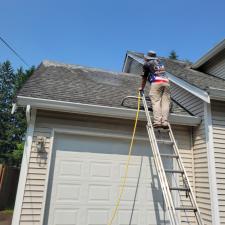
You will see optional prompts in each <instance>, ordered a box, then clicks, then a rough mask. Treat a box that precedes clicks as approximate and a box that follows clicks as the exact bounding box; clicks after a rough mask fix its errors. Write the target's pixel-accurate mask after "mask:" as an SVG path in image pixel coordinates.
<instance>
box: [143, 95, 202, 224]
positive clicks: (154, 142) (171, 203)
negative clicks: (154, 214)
mask: <svg viewBox="0 0 225 225" xmlns="http://www.w3.org/2000/svg"><path fill="white" fill-rule="evenodd" d="M141 95H142V102H143V106H144V110H145V114H146V117H147V125H146V128H147V132H148V136H149V141H150V145H151V148H152V152H153V158H154V162H155V166H156V170H157V173H158V177H159V181H160V184H161V189H162V193H163V197H164V201H165V206H166V209H167V212H168V216H169V220H170V224H171V225H180V224H181V223H182V224H185V223H187V224H190V225H193V224H196V223H197V224H198V225H204V223H203V221H202V219H201V216H200V211H199V208H198V206H197V203H196V200H195V197H194V194H193V191H192V188H191V185H190V182H189V179H188V176H187V173H186V171H185V168H184V165H183V163H182V159H181V156H180V154H179V150H178V147H177V144H176V141H175V138H174V135H173V132H172V129H171V126H170V124H169V129H168V131H166V133H167V138H166V139H167V140H165V138H164V139H162V138H159V139H157V130H155V129H154V128H153V125H152V122H151V117H150V114H149V110H148V105H147V102H146V98H145V95H144V93H143V92H142V93H141ZM158 132H160V131H158ZM158 136H160V135H158ZM164 136H165V134H164ZM160 144H163V145H170V146H172V148H171V149H172V152H173V153H172V154H162V153H160V150H159V145H160ZM163 159H170V160H172V161H173V164H175V161H174V160H176V162H177V163H176V165H177V169H165V166H164V164H163ZM169 174H170V176H171V175H175V176H176V180H177V178H180V179H179V184H178V185H176V186H173V184H172V183H171V180H169ZM170 178H171V177H170ZM180 182H181V183H182V186H180ZM183 192H184V194H185V195H186V196H184V197H186V200H185V205H183V204H179V205H178V202H177V201H176V199H175V200H174V197H175V196H177V194H180V193H183ZM175 194H176V195H175ZM182 197H183V196H181V199H180V203H181V202H182ZM187 202H188V205H187V204H186V203H187ZM177 205H178V206H177ZM181 212H183V213H184V214H186V215H187V214H188V216H187V221H186V220H181V217H180V216H179V214H180V213H181ZM190 214H192V215H191V216H192V217H193V218H194V220H195V221H189V220H188V217H189V215H190Z"/></svg>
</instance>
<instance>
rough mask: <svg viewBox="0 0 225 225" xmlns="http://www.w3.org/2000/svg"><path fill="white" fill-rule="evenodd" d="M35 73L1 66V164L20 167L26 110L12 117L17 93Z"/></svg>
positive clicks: (9, 66) (7, 63)
mask: <svg viewBox="0 0 225 225" xmlns="http://www.w3.org/2000/svg"><path fill="white" fill-rule="evenodd" d="M33 71H34V67H32V68H31V69H29V70H26V71H24V70H23V69H22V68H20V69H18V70H17V71H16V72H14V70H13V68H12V66H11V63H10V62H9V61H6V62H4V63H2V64H0V163H3V164H7V165H13V166H20V162H21V157H22V150H21V149H22V146H23V141H24V136H25V131H26V119H25V110H24V109H23V108H19V109H18V110H17V111H16V113H15V114H14V115H11V109H12V103H13V99H14V97H15V96H16V93H17V91H18V90H19V89H20V88H21V87H22V85H23V84H24V82H25V81H26V80H27V79H28V78H29V76H30V75H31V74H32V72H33Z"/></svg>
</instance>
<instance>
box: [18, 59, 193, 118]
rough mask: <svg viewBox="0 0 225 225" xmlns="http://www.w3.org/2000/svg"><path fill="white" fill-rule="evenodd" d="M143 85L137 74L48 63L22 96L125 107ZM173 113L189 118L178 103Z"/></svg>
mask: <svg viewBox="0 0 225 225" xmlns="http://www.w3.org/2000/svg"><path fill="white" fill-rule="evenodd" d="M140 82H141V79H140V77H139V76H137V75H134V74H128V73H115V72H109V71H104V70H99V69H95V68H87V67H82V66H76V65H68V64H60V63H55V62H50V61H44V62H43V63H42V64H41V65H40V66H39V68H38V69H37V70H36V71H35V72H34V74H33V75H32V76H31V77H30V78H29V79H28V81H27V82H26V83H25V85H24V86H23V87H22V89H21V90H20V91H19V93H18V95H19V96H25V97H33V98H42V99H50V100H58V101H66V102H76V103H83V104H92V105H101V106H110V107H118V108H123V107H124V106H121V102H122V100H123V98H124V97H126V96H128V95H129V96H136V95H137V90H138V87H139V85H140ZM146 89H147V88H146ZM125 105H126V106H128V107H130V108H135V107H136V100H129V101H127V102H125ZM173 112H174V113H177V114H183V115H189V114H188V113H187V111H185V110H184V109H182V108H181V107H179V106H178V105H177V104H176V103H174V104H173Z"/></svg>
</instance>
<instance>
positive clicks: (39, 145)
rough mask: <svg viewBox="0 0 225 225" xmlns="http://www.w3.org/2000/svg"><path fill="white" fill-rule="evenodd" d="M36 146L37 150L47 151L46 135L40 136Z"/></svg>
mask: <svg viewBox="0 0 225 225" xmlns="http://www.w3.org/2000/svg"><path fill="white" fill-rule="evenodd" d="M36 148H37V152H45V138H44V137H38V140H37V145H36Z"/></svg>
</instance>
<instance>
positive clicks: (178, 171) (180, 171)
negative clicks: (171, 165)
mask: <svg viewBox="0 0 225 225" xmlns="http://www.w3.org/2000/svg"><path fill="white" fill-rule="evenodd" d="M165 172H166V173H184V171H182V170H165Z"/></svg>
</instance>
